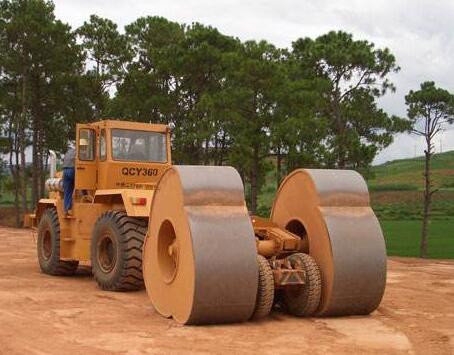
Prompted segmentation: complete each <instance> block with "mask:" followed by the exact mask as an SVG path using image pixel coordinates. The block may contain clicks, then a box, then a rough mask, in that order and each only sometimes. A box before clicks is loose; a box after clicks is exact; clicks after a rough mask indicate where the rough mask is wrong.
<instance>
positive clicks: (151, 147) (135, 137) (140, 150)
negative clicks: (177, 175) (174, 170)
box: [112, 129, 167, 163]
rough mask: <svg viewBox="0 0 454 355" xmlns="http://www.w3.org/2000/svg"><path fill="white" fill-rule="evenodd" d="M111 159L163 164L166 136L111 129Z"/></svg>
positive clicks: (165, 155)
mask: <svg viewBox="0 0 454 355" xmlns="http://www.w3.org/2000/svg"><path fill="white" fill-rule="evenodd" d="M112 158H113V159H114V160H127V161H144V162H159V163H165V162H166V161H167V154H166V135H165V133H158V132H149V131H133V130H129V129H112Z"/></svg>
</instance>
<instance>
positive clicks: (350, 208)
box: [271, 169, 386, 316]
mask: <svg viewBox="0 0 454 355" xmlns="http://www.w3.org/2000/svg"><path fill="white" fill-rule="evenodd" d="M271 220H272V221H273V222H274V223H276V224H277V225H278V226H280V227H282V228H286V226H287V225H288V224H289V223H290V222H292V221H298V222H301V223H302V225H303V226H304V227H305V229H306V232H307V237H306V238H307V239H308V245H309V254H310V255H312V256H313V257H314V258H315V260H316V261H317V263H318V265H319V266H320V269H321V272H322V281H323V290H322V301H321V304H320V307H319V310H318V314H319V315H322V316H326V315H355V314H368V313H370V312H372V311H373V310H375V309H376V308H377V307H378V305H379V304H380V301H381V299H382V296H383V292H384V288H385V282H386V249H385V243H384V238H383V234H382V231H381V228H380V225H379V223H378V220H377V218H376V217H375V214H374V212H373V210H372V209H371V208H370V206H369V195H368V191H367V186H366V183H365V182H364V180H363V178H362V177H361V175H359V174H358V173H356V172H354V171H348V170H312V169H299V170H296V171H294V172H293V173H292V174H290V175H289V176H288V177H287V178H286V179H285V180H284V181H283V183H282V185H281V186H280V187H279V190H278V192H277V195H276V198H275V201H274V203H273V209H272V212H271Z"/></svg>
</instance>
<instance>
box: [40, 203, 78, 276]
mask: <svg viewBox="0 0 454 355" xmlns="http://www.w3.org/2000/svg"><path fill="white" fill-rule="evenodd" d="M46 224H48V227H49V231H50V234H51V247H52V252H51V255H50V258H49V260H46V259H45V258H44V256H43V253H42V250H41V248H42V242H43V239H42V238H43V229H44V228H45V225H46ZM36 244H37V251H38V262H39V266H40V268H41V270H42V272H44V273H45V274H49V275H54V276H71V275H74V273H75V272H76V270H77V267H78V265H79V261H77V260H70V261H67V260H60V222H59V221H58V213H57V210H56V209H55V208H47V209H46V210H45V211H44V213H43V214H42V216H41V218H40V220H39V225H38V242H37V243H36Z"/></svg>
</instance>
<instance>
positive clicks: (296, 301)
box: [283, 253, 322, 317]
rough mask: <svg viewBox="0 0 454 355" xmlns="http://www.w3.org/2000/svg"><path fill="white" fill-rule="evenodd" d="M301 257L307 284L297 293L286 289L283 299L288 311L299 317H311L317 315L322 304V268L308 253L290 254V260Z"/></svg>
mask: <svg viewBox="0 0 454 355" xmlns="http://www.w3.org/2000/svg"><path fill="white" fill-rule="evenodd" d="M296 258H299V259H300V261H301V264H302V266H303V268H304V271H305V275H306V277H305V282H306V283H305V284H304V285H303V286H301V287H300V288H299V289H298V290H297V293H296V296H295V292H294V291H295V290H294V289H293V290H292V289H284V292H283V300H284V303H285V307H286V309H287V311H288V312H289V313H291V314H293V315H295V316H298V317H310V316H313V315H315V313H316V312H317V309H318V306H319V305H320V299H321V293H322V278H321V273H320V269H319V267H318V265H317V263H316V262H315V260H314V258H312V257H311V256H310V255H308V254H304V253H295V254H292V255H291V256H289V259H290V260H293V261H294V260H295V259H296Z"/></svg>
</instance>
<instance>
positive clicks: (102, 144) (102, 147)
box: [99, 129, 107, 160]
mask: <svg viewBox="0 0 454 355" xmlns="http://www.w3.org/2000/svg"><path fill="white" fill-rule="evenodd" d="M106 148H107V146H106V130H105V129H102V130H101V134H100V135H99V159H100V160H106V156H107V152H106Z"/></svg>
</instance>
